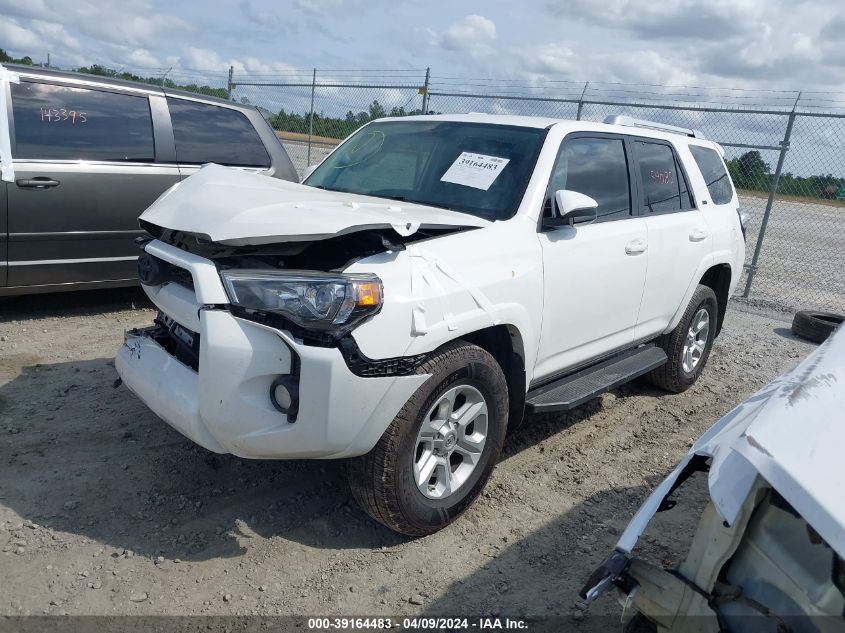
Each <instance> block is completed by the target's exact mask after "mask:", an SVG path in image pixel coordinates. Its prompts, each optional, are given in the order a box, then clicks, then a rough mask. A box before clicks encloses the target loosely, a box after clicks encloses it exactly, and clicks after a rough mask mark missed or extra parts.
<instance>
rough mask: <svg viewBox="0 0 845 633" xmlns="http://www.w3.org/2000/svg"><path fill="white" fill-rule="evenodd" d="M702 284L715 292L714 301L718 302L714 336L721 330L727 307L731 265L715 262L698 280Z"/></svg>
mask: <svg viewBox="0 0 845 633" xmlns="http://www.w3.org/2000/svg"><path fill="white" fill-rule="evenodd" d="M699 283H700V284H701V285H703V286H709V287H710V288H711V289H712V290H713V292H714V293H716V302H717V303H718V304H719V321H718V323H717V324H716V336H718V335H719V332H721V331H722V323H723V322H724V320H725V310H727V309H728V299H729V297H728V292H729V291H730V287H731V267H730V265H729V264H717V265H716V266H713V267H711V268H710V269H709V270H708V271H707V272H706V273H704V276H703V277H702V278H701V281H700V282H699Z"/></svg>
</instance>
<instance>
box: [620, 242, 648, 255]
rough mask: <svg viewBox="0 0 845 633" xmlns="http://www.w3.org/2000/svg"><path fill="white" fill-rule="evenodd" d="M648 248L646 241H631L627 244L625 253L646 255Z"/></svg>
mask: <svg viewBox="0 0 845 633" xmlns="http://www.w3.org/2000/svg"><path fill="white" fill-rule="evenodd" d="M647 248H648V244H646V242H645V240H640V239H636V240H631V241H630V242H628V243H627V244H625V253H626V254H628V255H639V254H640V253H645V252H646V249H647Z"/></svg>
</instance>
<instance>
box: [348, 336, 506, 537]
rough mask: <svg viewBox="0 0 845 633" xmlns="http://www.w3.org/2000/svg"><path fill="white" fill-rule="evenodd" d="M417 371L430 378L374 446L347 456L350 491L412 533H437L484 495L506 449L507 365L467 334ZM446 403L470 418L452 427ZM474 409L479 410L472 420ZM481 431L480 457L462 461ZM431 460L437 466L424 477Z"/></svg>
mask: <svg viewBox="0 0 845 633" xmlns="http://www.w3.org/2000/svg"><path fill="white" fill-rule="evenodd" d="M417 373H420V374H431V378H429V379H428V380H427V381H426V382H425V383H423V385H422V386H421V387H420V388H419V389H418V390H417V391H416V393H414V395H413V396H411V398H410V399H409V400H408V402H406V403H405V406H404V407H402V410H401V411H400V412H399V413H398V415H397V416H396V417H395V418H394V420H393V422H391V423H390V426H389V427H388V428H387V430H386V431H385V432H384V434H383V435H382V436H381V438H380V439H379V441H378V443H377V444H376V446H375V447H374V448H373V449H372V450H371V451H370V452H369V453H367V454H366V455H363V456H361V457H358V458H355V459H353V460H350V461H349V463H348V467H347V476H348V479H349V486H350V488H351V490H352V495H353V497H354V498H355V500H356V501H357V502H358V504H359V505H360V506H361V508H362V509H363V510H364V511H365V512H366V513H367V514H369V515H370V516H371V517H372V518H374V519H375V520H376V521H379V522H380V523H382V524H384V525H386V526H387V527H389V528H390V529H392V530H395V531H396V532H400V533H402V534H406V535H408V536H425V535H427V534H433V533H434V532H437V531H438V530H440V529H442V528H443V527H445V526H447V525H449V523H451V522H452V521H454V520H455V519H457V518H458V517H459V516H460V515H461V514H462V513H463V512H464V511H465V510H466V509H467V508H468V507H469V506H470V504H472V502H473V501H474V500H475V499H476V498H477V497H478V495H479V494H481V491H482V490H483V488H484V485H485V484H486V483H487V480H488V479H489V477H490V473H491V472H492V471H493V468H494V466H495V465H496V461H497V460H498V458H499V453H500V452H501V450H502V442H503V441H504V438H505V432H506V430H507V418H508V386H507V382H506V380H505V376H504V374H503V373H502V368H501V367H500V366H499V363H497V362H496V360H495V359H494V358H493V357H492V356H491V355H490V354H488V353H487V352H486V351H484V350H483V349H481V348H480V347H477V346H475V345H471V344H468V343H465V342H464V341H456V342H454V343H450V344H448V345H446V346H444V347H443V348H441V349H440V350H439V351H437V352H436V353H435V354H434V355H432V357H431V358H429V359H428V360H427V361H426V362H425V363H423V365H422V366H421V367H420V368H419V369H418V370H417ZM450 398H453V405H450V404H449V399H450ZM481 401H483V406H486V410H487V414H486V416H485V415H483V414H479V413H477V412H478V411H479V410H481V411H483V406H482V405H479V402H481ZM444 403H445V404H444ZM447 410H448V411H452V410H454V411H456V412H457V413H458V414H460V413H462V412H463V413H464V414H465V416H466V417H465V420H464V421H465V422H468V423H467V424H465V426H457V425H455V426H454V427H450V426H449V422H448V421H449V420H453V418H452V417H451V414H449V415H447ZM472 414H475V415H477V417H476V418H473V419H472V420H471V421H470V416H471V415H472ZM442 420H447V422H446V423H444V422H442ZM424 423H425V424H426V428H425V429H424V428H423V425H424ZM441 424H443V426H440V425H441ZM485 424H486V432H485V430H484V425H485ZM436 428H439V429H440V431H441V432H442V434H440V435H438V434H437V431H436V430H435V429H436ZM443 429H446V430H445V431H444V430H443ZM467 431H468V432H469V435H467V433H466V432H467ZM482 436H484V440H483V446H481V447H480V449H479V450H478V451H477V453H478V456H477V459H466V461H465V460H464V455H465V454H467V453H466V452H465V451H466V447H467V446H470V447H473V449H475V448H478V446H479V444H478V442H480V440H479V439H478V438H479V437H482ZM450 437H451V438H452V444H451V446H452V448H450V447H449V441H450V440H449V438H450ZM429 438H431V439H429ZM438 447H439V448H438ZM455 454H457V457H455V456H454V455H455ZM473 454H475V453H473ZM432 460H434V461H432ZM454 462H457V465H454ZM432 463H436V464H437V466H436V467H435V468H434V470H431V471H430V473H431V476H430V477H429V479H425V478H424V477H425V473H427V472H429V469H428V468H427V467H428V466H430V464H432ZM473 464H474V465H473ZM453 469H454V472H453V473H452V470H453ZM449 473H452V474H451V475H450V474H449ZM453 477H454V482H453V481H452V479H453ZM418 480H419V484H418ZM432 482H434V483H432ZM446 482H449V485H450V486H451V488H453V490H452V491H451V492H449V493H448V494H447V493H446V491H445V490H444V489H443V487H444V485H445V483H446ZM423 490H425V492H424V491H423ZM438 494H439V495H441V496H440V497H438V496H437V495H438Z"/></svg>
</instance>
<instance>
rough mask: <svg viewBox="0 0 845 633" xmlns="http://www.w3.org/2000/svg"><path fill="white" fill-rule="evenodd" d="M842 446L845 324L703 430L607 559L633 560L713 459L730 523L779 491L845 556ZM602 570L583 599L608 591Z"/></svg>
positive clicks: (715, 490) (720, 504) (717, 496)
mask: <svg viewBox="0 0 845 633" xmlns="http://www.w3.org/2000/svg"><path fill="white" fill-rule="evenodd" d="M843 446H845V327H840V328H839V329H838V330H837V331H836V332H835V333H834V334H833V335H831V337H830V338H829V339H828V340H827V342H825V343H824V344H823V345H821V346H820V347H819V348H818V349H817V350H816V351H814V352H813V353H812V354H810V355H809V356H808V357H807V358H806V359H805V360H804V361H803V362H802V363H801V364H800V365H798V367H796V368H795V369H793V370H792V371H791V372H789V373H787V374H784V375H783V376H781V377H780V378H777V379H775V380H774V381H772V382H770V383H769V384H768V385H766V386H765V387H763V389H761V390H760V391H758V392H757V393H756V394H754V395H753V396H751V397H750V398H748V400H746V401H745V402H743V403H742V404H740V405H739V406H738V407H736V408H735V409H733V410H732V411H731V412H729V413H728V414H727V415H726V416H725V417H723V418H722V419H721V420H719V421H718V422H716V423H715V424H714V425H713V426H712V427H710V428H709V429H708V430H707V431H705V432H704V434H703V435H702V436H701V437H700V438H699V439H698V440H697V441H696V442H695V444H693V446H692V448H691V449H690V451H689V453H688V454H687V455H686V457H685V458H684V459H683V460H682V461H681V463H679V464H678V465H677V467H675V469H674V470H673V471H672V472H671V473H670V474H669V476H668V477H666V479H664V480H663V481H662V482H661V483H660V485H658V486H657V488H655V490H654V491H653V492H652V493H651V495H649V497H648V498H647V499H646V500H645V502H644V503H643V505H642V506H641V507H640V509H639V510H638V511H637V513H636V514H635V515H634V518H633V519H631V522H630V523H629V524H628V527H626V528H625V531H624V532H623V533H622V536H621V537H620V538H619V541H618V542H617V544H616V547H615V550H614V553H615V554H614V555H611V558H610V559H609V561H611V560H614V559H615V560H621V559H620V558H619V557H618V556H617V555H621V556H622V557H626V556H627V555H630V553H631V551H632V550H633V548H634V546H635V545H636V544H637V541H638V540H639V538H640V536H641V535H642V533H643V531H644V530H645V529H646V527H647V526H648V524H649V522H650V521H651V519H652V517H653V516H654V515H655V513H656V512H658V511H659V509H660V508H661V506H663V504H664V501H665V500H666V499H667V498H668V497H669V495H671V494H672V493H673V492H674V490H675V489H676V488H677V487H678V486H679V485H680V484H681V483H682V482H683V481H684V479H685V478H686V477H687V476H689V475H690V474H691V472H692V471H693V470H695V469H696V468H694V463H693V460H694V458H696V457H699V458H710V459H711V463H710V469H709V474H708V476H707V485H708V488H709V492H710V498H711V500H712V501H713V505H714V506H715V507H716V510H717V511H718V513H719V515H720V516H721V517H722V519H724V520H725V521H727V522H728V523H729V524H733V522H734V521H735V520H736V518H737V516H738V515H739V512H740V510H741V509H742V506H743V505H744V504H745V502H746V499H747V498H748V496H749V494H751V492H752V491H753V490H754V489H755V488H756V487H758V486H765V487H770V488H774V489H775V490H777V492H778V493H779V494H780V495H781V496H782V497H783V498H784V499H786V500H787V501H788V502H789V504H790V505H792V507H793V508H795V509H796V510H797V511H798V512H799V513H800V514H801V516H802V517H803V518H804V520H805V521H807V523H809V524H810V525H811V526H812V527H813V529H814V530H816V532H818V533H819V534H820V535H821V536H822V538H824V540H825V542H827V544H828V545H829V546H830V547H831V548H832V549H833V550H834V551H836V553H837V554H839V555H840V556H842V557H845V496H843V495H842V483H841V480H842V477H841V467H840V463H841V461H842V447H843ZM604 567H605V568H606V567H608V563H605V566H604ZM601 569H602V568H600V570H601ZM600 570H597V572H596V577H595V578H591V581H593V582H592V583H588V586H587V587H585V588H584V590H583V594H582V595H584V596H586V597H587V598H588V599H590V600H592V599H595V598H596V597H598V595H600V593H601V592H602V591H604V590H605V589H606V588H607V586H608V582H607V580H608V575H604V576H602V574H601V573H598V572H599V571H600ZM591 584H592V586H590V585H591Z"/></svg>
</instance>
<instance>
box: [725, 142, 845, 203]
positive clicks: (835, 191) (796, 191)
mask: <svg viewBox="0 0 845 633" xmlns="http://www.w3.org/2000/svg"><path fill="white" fill-rule="evenodd" d="M727 165H728V171H729V172H730V174H731V179H732V180H733V181H734V185H735V186H736V188H737V189H745V190H747V191H764V192H768V191H769V190H770V189H771V188H772V180H773V178H774V174H773V173H772V169H771V166H770V165H769V164H768V163H767V162H766V161H764V160H763V157H762V156H761V155H760V152H758V151H757V150H751V151H749V152H745V153H744V154H742V155H741V156H740V157H739V158H732V159H730V160H729V161H727ZM778 193H779V194H781V195H788V196H803V197H808V198H823V199H828V200H832V199H836V198H838V199H842V198H845V178H841V177H838V176H834V175H833V174H825V175H818V176H796V175H795V174H792V173H790V172H786V173H782V174H781V176H780V180H779V181H778Z"/></svg>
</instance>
